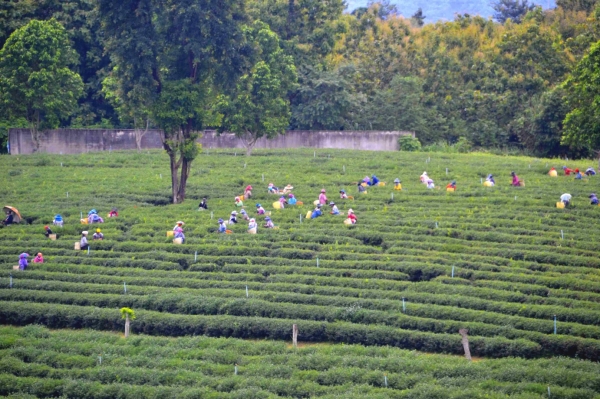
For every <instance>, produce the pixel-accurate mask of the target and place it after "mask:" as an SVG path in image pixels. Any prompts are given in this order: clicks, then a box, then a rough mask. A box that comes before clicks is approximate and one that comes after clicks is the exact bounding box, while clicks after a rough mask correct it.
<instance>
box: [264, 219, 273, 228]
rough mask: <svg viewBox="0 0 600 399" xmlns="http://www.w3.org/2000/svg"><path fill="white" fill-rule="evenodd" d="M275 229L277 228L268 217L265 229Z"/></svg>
mask: <svg viewBox="0 0 600 399" xmlns="http://www.w3.org/2000/svg"><path fill="white" fill-rule="evenodd" d="M274 227H275V225H274V224H273V221H272V220H271V218H270V217H268V216H267V217H266V218H265V224H264V228H265V229H272V228H274Z"/></svg>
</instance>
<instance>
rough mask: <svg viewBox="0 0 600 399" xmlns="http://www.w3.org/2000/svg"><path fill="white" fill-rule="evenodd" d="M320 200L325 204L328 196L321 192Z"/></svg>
mask: <svg viewBox="0 0 600 399" xmlns="http://www.w3.org/2000/svg"><path fill="white" fill-rule="evenodd" d="M319 202H320V203H321V204H323V205H325V204H326V203H327V197H326V196H325V194H323V193H321V194H320V195H319Z"/></svg>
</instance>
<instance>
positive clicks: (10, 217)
mask: <svg viewBox="0 0 600 399" xmlns="http://www.w3.org/2000/svg"><path fill="white" fill-rule="evenodd" d="M14 222H15V216H14V215H13V213H12V211H6V219H4V220H3V221H2V224H3V225H5V226H10V225H11V224H13V223H14Z"/></svg>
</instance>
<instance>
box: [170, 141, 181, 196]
mask: <svg viewBox="0 0 600 399" xmlns="http://www.w3.org/2000/svg"><path fill="white" fill-rule="evenodd" d="M169 160H170V161H171V162H170V164H171V193H172V195H173V203H174V204H179V202H180V200H179V176H178V175H177V172H179V165H178V162H177V154H175V153H174V152H169Z"/></svg>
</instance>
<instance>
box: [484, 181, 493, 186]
mask: <svg viewBox="0 0 600 399" xmlns="http://www.w3.org/2000/svg"><path fill="white" fill-rule="evenodd" d="M483 186H484V187H493V186H492V182H491V181H487V180H486V181H484V182H483Z"/></svg>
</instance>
